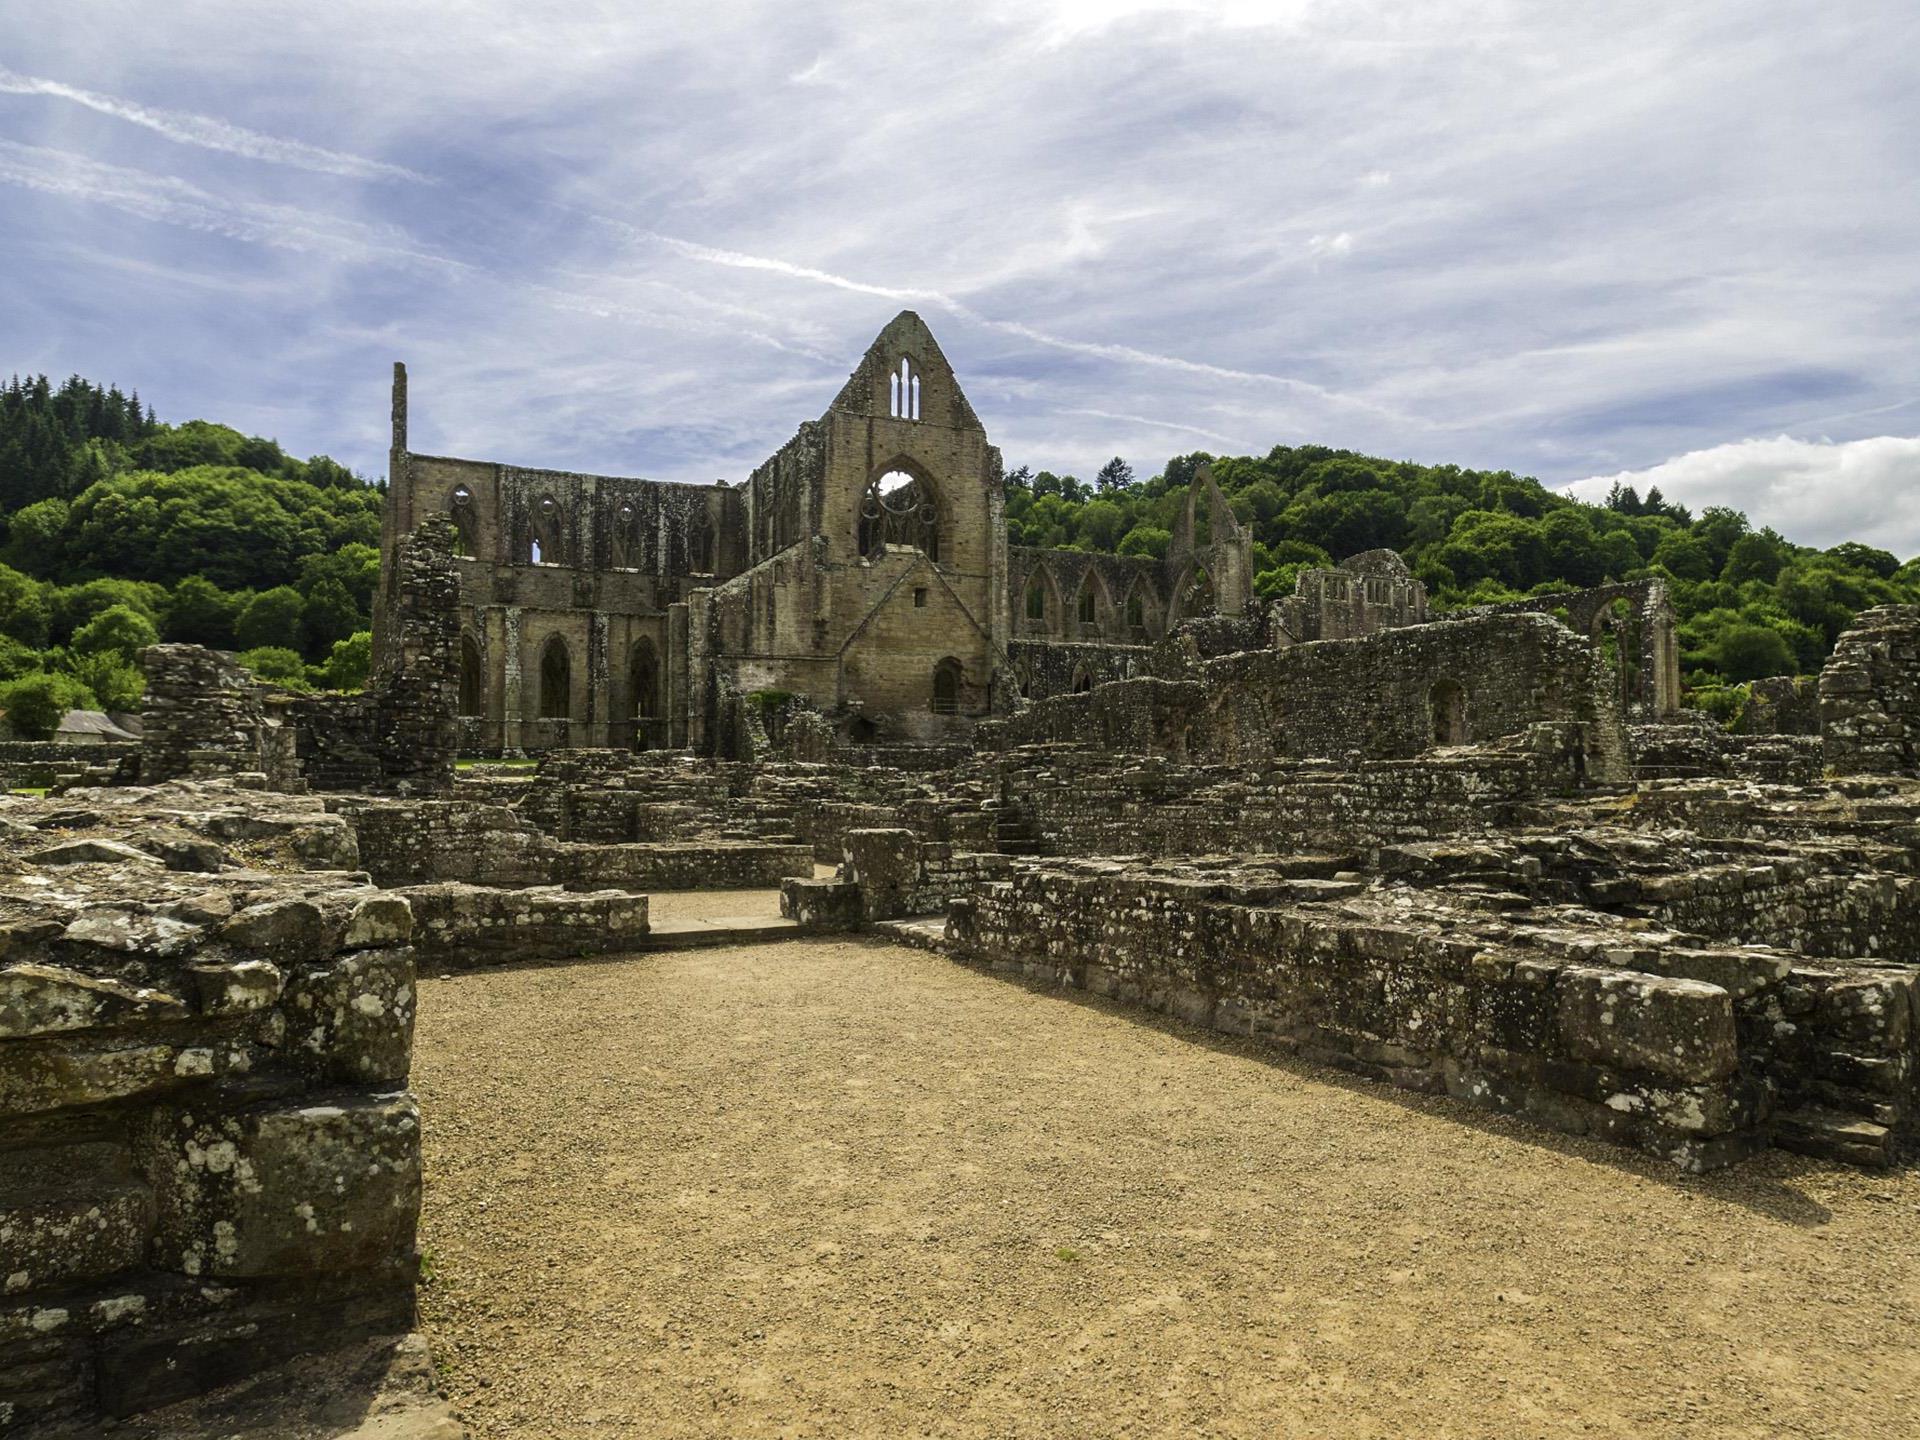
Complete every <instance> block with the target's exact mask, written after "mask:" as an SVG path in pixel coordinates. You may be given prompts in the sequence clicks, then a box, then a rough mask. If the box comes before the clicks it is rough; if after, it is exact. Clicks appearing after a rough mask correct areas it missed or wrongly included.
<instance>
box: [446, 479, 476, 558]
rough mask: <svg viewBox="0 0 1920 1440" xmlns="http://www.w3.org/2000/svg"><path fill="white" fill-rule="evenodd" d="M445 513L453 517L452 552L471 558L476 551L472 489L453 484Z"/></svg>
mask: <svg viewBox="0 0 1920 1440" xmlns="http://www.w3.org/2000/svg"><path fill="white" fill-rule="evenodd" d="M447 514H448V515H449V516H451V517H452V519H453V531H454V539H453V553H454V554H456V555H458V556H461V557H463V558H464V559H468V560H471V559H473V558H474V556H475V554H477V553H478V552H476V551H475V549H474V537H473V532H474V529H475V520H474V514H473V491H471V490H469V489H468V488H467V487H466V486H464V485H456V486H454V487H453V493H452V494H451V495H449V496H448V497H447Z"/></svg>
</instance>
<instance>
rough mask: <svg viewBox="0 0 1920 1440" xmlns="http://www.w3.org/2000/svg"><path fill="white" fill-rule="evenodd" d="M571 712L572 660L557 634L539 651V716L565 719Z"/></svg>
mask: <svg viewBox="0 0 1920 1440" xmlns="http://www.w3.org/2000/svg"><path fill="white" fill-rule="evenodd" d="M572 713H573V662H572V661H571V660H570V659H569V658H568V656H567V642H566V641H564V640H562V639H561V638H560V637H559V636H558V635H555V636H554V637H553V638H552V639H550V640H548V641H547V648H546V649H545V650H543V651H541V652H540V718H541V719H542V720H565V719H566V718H567V717H568V716H569V715H571V714H572Z"/></svg>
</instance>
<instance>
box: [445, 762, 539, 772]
mask: <svg viewBox="0 0 1920 1440" xmlns="http://www.w3.org/2000/svg"><path fill="white" fill-rule="evenodd" d="M539 766H540V762H539V761H538V760H456V761H454V762H453V768H454V769H456V770H536V769H538V768H539Z"/></svg>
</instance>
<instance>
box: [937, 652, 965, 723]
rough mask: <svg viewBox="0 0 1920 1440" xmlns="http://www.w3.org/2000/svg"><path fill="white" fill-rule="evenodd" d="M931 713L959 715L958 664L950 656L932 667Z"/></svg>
mask: <svg viewBox="0 0 1920 1440" xmlns="http://www.w3.org/2000/svg"><path fill="white" fill-rule="evenodd" d="M933 713H934V714H936V715H958V714H959V713H960V662H959V661H958V660H955V659H954V658H953V657H952V656H948V657H947V658H946V659H945V660H942V661H941V662H940V663H939V664H938V665H936V666H934V667H933Z"/></svg>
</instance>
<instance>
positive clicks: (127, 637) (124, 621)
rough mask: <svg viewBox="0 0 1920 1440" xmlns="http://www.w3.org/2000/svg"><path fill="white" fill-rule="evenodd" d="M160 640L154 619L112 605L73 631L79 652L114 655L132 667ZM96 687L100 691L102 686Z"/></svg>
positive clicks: (129, 608)
mask: <svg viewBox="0 0 1920 1440" xmlns="http://www.w3.org/2000/svg"><path fill="white" fill-rule="evenodd" d="M159 639H160V632H159V631H158V630H157V629H155V628H154V624H153V621H151V620H149V619H148V618H147V617H146V616H145V615H142V614H141V613H140V612H139V611H138V610H135V609H134V608H133V607H132V606H130V605H109V606H108V607H107V608H106V609H105V610H102V611H101V612H100V613H99V614H98V615H96V616H94V617H93V619H91V620H89V621H88V622H87V623H86V624H85V625H83V626H81V627H80V628H79V629H78V630H76V631H75V632H74V636H73V649H74V652H75V653H76V654H79V655H107V656H111V657H114V658H116V659H118V660H119V661H120V662H121V663H122V664H124V665H126V666H127V667H128V668H131V667H132V665H133V663H134V660H135V658H136V657H137V656H138V655H139V654H140V652H141V651H142V650H144V649H146V647H147V646H149V645H153V644H156V643H157V642H158V641H159ZM93 688H94V690H95V691H96V692H97V691H98V690H99V688H100V687H99V686H97V685H96V686H94V687H93Z"/></svg>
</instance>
